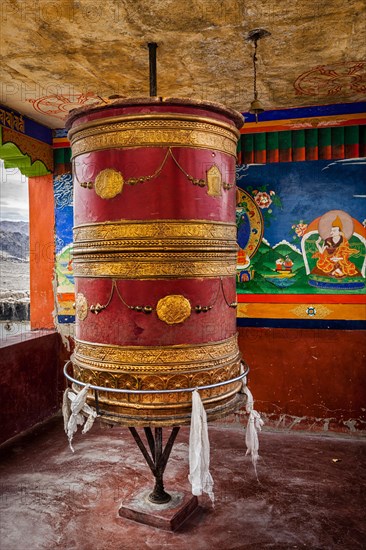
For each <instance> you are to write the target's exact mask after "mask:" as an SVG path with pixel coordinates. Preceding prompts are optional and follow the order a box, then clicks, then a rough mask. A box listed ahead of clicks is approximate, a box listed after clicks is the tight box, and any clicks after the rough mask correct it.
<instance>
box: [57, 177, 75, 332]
mask: <svg viewBox="0 0 366 550" xmlns="http://www.w3.org/2000/svg"><path fill="white" fill-rule="evenodd" d="M53 185H54V194H55V235H56V264H55V270H56V283H57V297H56V300H57V320H58V322H59V323H72V322H74V321H75V310H74V306H73V304H74V301H75V293H74V274H73V268H72V226H73V183H72V176H71V174H62V175H59V176H54V179H53Z"/></svg>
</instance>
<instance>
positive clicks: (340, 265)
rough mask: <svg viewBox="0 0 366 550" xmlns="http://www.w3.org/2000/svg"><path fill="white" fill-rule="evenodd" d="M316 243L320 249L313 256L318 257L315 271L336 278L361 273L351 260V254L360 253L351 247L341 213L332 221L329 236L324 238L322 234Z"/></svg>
mask: <svg viewBox="0 0 366 550" xmlns="http://www.w3.org/2000/svg"><path fill="white" fill-rule="evenodd" d="M319 232H320V231H319ZM315 244H316V247H317V249H318V251H317V252H316V253H315V254H314V255H313V258H317V262H316V267H315V268H314V269H313V273H314V272H318V273H323V274H325V275H328V276H331V277H336V278H342V277H354V276H355V275H359V274H360V272H359V270H358V269H357V267H356V266H355V264H354V263H353V262H351V261H350V260H349V257H350V256H352V255H353V254H358V250H357V249H354V248H351V247H350V245H349V243H348V240H347V239H346V236H345V234H344V231H343V223H342V220H341V218H340V217H339V215H337V216H336V217H335V218H334V220H333V221H332V223H331V227H330V230H329V236H328V237H326V238H324V240H323V238H322V236H320V237H319V238H318V240H317V241H316V243H315Z"/></svg>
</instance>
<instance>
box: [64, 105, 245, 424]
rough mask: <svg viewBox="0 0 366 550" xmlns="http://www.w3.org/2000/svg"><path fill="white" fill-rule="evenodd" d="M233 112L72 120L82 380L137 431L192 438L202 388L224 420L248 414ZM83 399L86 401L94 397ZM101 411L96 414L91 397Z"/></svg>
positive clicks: (94, 115)
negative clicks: (242, 408) (239, 312)
mask: <svg viewBox="0 0 366 550" xmlns="http://www.w3.org/2000/svg"><path fill="white" fill-rule="evenodd" d="M242 123H243V119H242V117H241V115H240V114H239V113H237V112H236V111H233V110H231V109H227V108H225V107H223V106H221V105H217V104H214V103H208V102H197V101H191V100H178V99H160V98H148V99H133V100H131V99H130V100H115V101H113V102H110V103H108V104H105V105H100V104H99V105H95V106H93V107H87V108H81V109H78V110H76V111H73V112H72V113H71V116H70V118H69V121H68V127H69V138H70V141H71V146H72V157H73V173H74V189H75V200H74V208H75V220H74V222H75V223H74V259H73V267H74V275H75V285H76V291H75V292H76V317H77V321H76V334H75V351H74V354H73V357H72V364H73V372H74V378H75V379H76V380H78V381H81V382H84V383H85V382H88V383H90V384H93V385H94V386H99V387H109V388H117V389H128V390H146V391H150V390H172V389H177V388H181V389H187V391H182V392H179V393H173V392H171V393H169V392H168V393H167V392H165V393H139V394H133V393H132V394H131V393H107V392H103V391H100V392H99V399H98V401H99V403H98V406H99V407H100V408H101V409H102V410H103V411H105V412H106V413H107V414H108V415H109V416H108V418H109V419H112V420H114V421H116V422H119V423H121V424H124V425H130V426H138V425H143V426H146V425H155V426H157V425H158V426H164V425H183V424H187V423H189V421H190V413H191V389H192V388H195V387H201V386H207V385H209V386H210V385H214V387H211V388H209V389H206V390H202V391H201V392H200V395H201V398H202V401H203V403H204V406H205V409H206V411H207V415H208V419H209V420H212V419H214V418H218V417H220V416H224V415H226V414H228V413H229V412H231V411H233V410H234V409H235V408H236V407H237V406H238V402H239V396H238V392H239V391H240V388H241V381H238V380H237V381H233V382H230V383H224V382H226V381H229V380H232V379H235V378H236V377H238V376H239V374H240V353H239V349H238V344H237V335H236V290H235V275H236V254H237V244H236V225H235V157H236V144H237V139H238V136H239V131H238V128H240V127H241V125H242ZM77 389H80V387H79V388H78V387H77ZM89 403H91V404H95V403H94V394H93V393H92V392H91V394H90V397H89Z"/></svg>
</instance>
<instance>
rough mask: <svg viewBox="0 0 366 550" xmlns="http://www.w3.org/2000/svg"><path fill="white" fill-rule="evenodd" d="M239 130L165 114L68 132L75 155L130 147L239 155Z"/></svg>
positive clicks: (99, 123)
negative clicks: (166, 148)
mask: <svg viewBox="0 0 366 550" xmlns="http://www.w3.org/2000/svg"><path fill="white" fill-rule="evenodd" d="M238 135H239V133H238V130H237V129H236V128H234V127H233V126H230V125H229V124H225V123H223V122H221V121H215V120H213V119H206V118H204V117H194V116H185V115H179V114H169V113H164V114H161V115H158V114H154V115H140V116H139V115H134V116H131V117H114V118H109V119H98V120H93V121H91V122H87V123H85V124H82V125H80V126H77V127H76V128H75V129H72V130H71V131H70V132H69V139H70V141H71V145H72V155H73V158H75V157H77V156H79V155H82V154H84V153H91V152H93V151H98V150H103V149H113V148H130V147H139V148H140V147H192V148H203V149H215V150H217V151H221V152H223V153H227V154H229V155H231V156H233V157H236V146H237V140H238Z"/></svg>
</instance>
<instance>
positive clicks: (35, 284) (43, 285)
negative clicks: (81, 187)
mask: <svg viewBox="0 0 366 550" xmlns="http://www.w3.org/2000/svg"><path fill="white" fill-rule="evenodd" d="M28 187H29V246H30V254H29V256H30V258H29V259H30V320H31V328H32V329H45V328H46V329H47V328H53V327H54V321H53V316H52V311H53V309H54V295H53V286H52V279H53V270H54V263H55V260H54V256H55V244H54V239H55V237H54V228H55V214H54V208H55V205H54V195H53V180H52V175H49V176H39V177H35V178H29V180H28Z"/></svg>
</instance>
